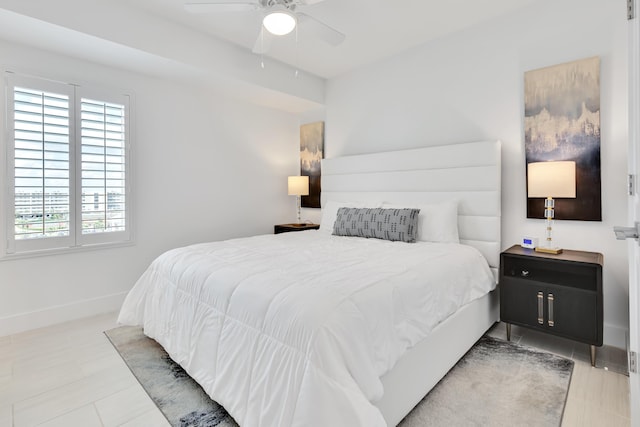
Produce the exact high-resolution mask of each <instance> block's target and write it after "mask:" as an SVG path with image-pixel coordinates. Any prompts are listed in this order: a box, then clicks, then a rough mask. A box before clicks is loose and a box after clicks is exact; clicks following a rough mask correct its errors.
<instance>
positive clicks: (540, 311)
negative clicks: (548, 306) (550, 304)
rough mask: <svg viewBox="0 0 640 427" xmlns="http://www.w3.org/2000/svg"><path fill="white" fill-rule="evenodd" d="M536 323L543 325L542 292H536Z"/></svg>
mask: <svg viewBox="0 0 640 427" xmlns="http://www.w3.org/2000/svg"><path fill="white" fill-rule="evenodd" d="M538 323H539V324H540V325H544V294H543V293H542V292H538Z"/></svg>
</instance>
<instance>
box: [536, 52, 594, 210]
mask: <svg viewBox="0 0 640 427" xmlns="http://www.w3.org/2000/svg"><path fill="white" fill-rule="evenodd" d="M524 140H525V156H526V163H527V164H529V163H532V162H541V161H550V160H572V161H575V162H576V198H575V199H557V200H556V210H555V212H556V217H555V219H571V220H582V221H601V220H602V200H601V185H600V182H601V181H600V180H601V178H600V58H598V57H594V58H587V59H583V60H578V61H574V62H569V63H565V64H560V65H554V66H551V67H547V68H542V69H538V70H532V71H528V72H526V73H525V75H524ZM525 170H526V167H525ZM543 217H544V199H542V198H537V199H527V218H543Z"/></svg>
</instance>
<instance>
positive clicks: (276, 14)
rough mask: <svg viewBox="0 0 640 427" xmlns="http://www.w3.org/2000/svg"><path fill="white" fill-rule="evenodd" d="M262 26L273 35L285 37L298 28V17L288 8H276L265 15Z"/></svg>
mask: <svg viewBox="0 0 640 427" xmlns="http://www.w3.org/2000/svg"><path fill="white" fill-rule="evenodd" d="M262 25H264V28H266V30H267V31H269V32H270V33H271V34H273V35H276V36H284V35H287V34H289V33H290V32H291V31H293V29H294V28H295V27H296V17H295V16H294V15H293V13H291V12H290V11H289V10H287V8H285V7H276V8H273V9H271V10H270V11H269V12H268V13H267V14H266V15H265V17H264V19H263V20H262Z"/></svg>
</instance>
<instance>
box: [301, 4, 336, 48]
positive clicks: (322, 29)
mask: <svg viewBox="0 0 640 427" xmlns="http://www.w3.org/2000/svg"><path fill="white" fill-rule="evenodd" d="M296 15H297V17H298V23H300V24H301V25H300V31H309V32H310V33H312V34H313V35H314V36H316V37H318V38H319V39H321V40H323V41H325V42H327V43H329V44H330V45H332V46H338V45H339V44H340V43H342V42H343V41H344V39H345V38H346V36H345V35H344V34H343V33H341V32H340V31H338V30H336V29H334V28H331V27H330V26H328V25H327V24H325V23H324V22H320V21H318V20H317V19H316V18H314V17H312V16H309V15H307V14H306V13H300V12H298V13H297V14H296Z"/></svg>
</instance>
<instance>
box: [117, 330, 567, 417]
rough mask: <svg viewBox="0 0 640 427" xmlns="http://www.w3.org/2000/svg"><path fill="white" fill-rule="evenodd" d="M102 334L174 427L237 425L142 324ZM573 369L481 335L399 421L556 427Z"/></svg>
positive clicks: (561, 360) (555, 358)
mask: <svg viewBox="0 0 640 427" xmlns="http://www.w3.org/2000/svg"><path fill="white" fill-rule="evenodd" d="M105 334H106V335H107V337H108V338H109V340H111V343H112V344H113V346H114V347H115V348H116V350H117V351H118V353H120V355H121V356H122V358H123V359H124V361H125V362H126V364H127V365H128V366H129V369H131V371H132V372H133V374H134V375H135V376H136V378H137V379H138V381H139V382H140V384H141V385H142V387H143V388H144V389H145V390H146V391H147V393H148V394H149V396H150V397H151V399H153V401H154V402H155V403H156V405H157V406H158V408H160V410H161V411H162V413H163V414H164V415H165V417H166V418H167V420H168V421H169V423H170V424H171V425H172V426H174V427H178V426H180V427H214V426H220V427H232V426H233V427H235V426H237V424H236V423H235V421H234V420H233V418H231V416H229V414H227V412H226V411H225V410H224V408H223V407H222V406H220V405H218V404H217V403H216V402H214V401H213V400H211V399H210V398H209V397H208V396H207V395H206V393H205V392H204V391H203V390H202V389H201V388H200V386H198V384H196V383H195V381H193V380H192V379H191V378H190V377H189V375H187V374H186V373H185V372H184V370H182V368H181V367H180V366H178V365H177V364H176V363H175V362H174V361H173V360H171V358H169V356H168V355H167V353H166V352H165V351H164V350H163V349H162V347H161V346H160V345H159V344H158V343H156V342H155V341H154V340H152V339H150V338H148V337H146V336H145V335H144V334H143V333H142V330H141V328H139V327H130V326H122V327H119V328H115V329H111V330H109V331H106V332H105ZM572 371H573V361H571V360H568V359H565V358H563V357H560V356H556V355H554V354H551V353H545V352H541V351H537V350H535V349H531V348H527V347H522V346H519V345H516V344H513V343H510V342H506V341H502V340H498V339H495V338H491V337H488V336H484V337H482V338H481V339H480V340H479V341H478V342H477V343H476V344H475V345H474V346H473V348H471V350H469V351H468V352H467V354H466V355H465V356H464V357H463V358H462V359H461V360H460V361H459V362H458V363H457V364H456V366H454V367H453V368H452V369H451V371H449V373H448V374H447V375H446V376H445V377H444V378H443V379H442V380H441V381H440V382H439V383H438V384H437V385H436V387H435V388H434V389H433V390H431V392H430V393H429V394H428V395H427V396H425V398H424V399H422V401H420V403H418V405H417V406H416V407H415V408H414V409H413V411H411V413H409V415H407V416H406V418H405V419H404V420H402V422H401V423H400V426H402V427H422V426H545V427H546V426H559V425H560V423H561V421H562V413H563V411H564V405H565V402H566V399H567V392H568V390H569V382H570V380H571V373H572Z"/></svg>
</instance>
